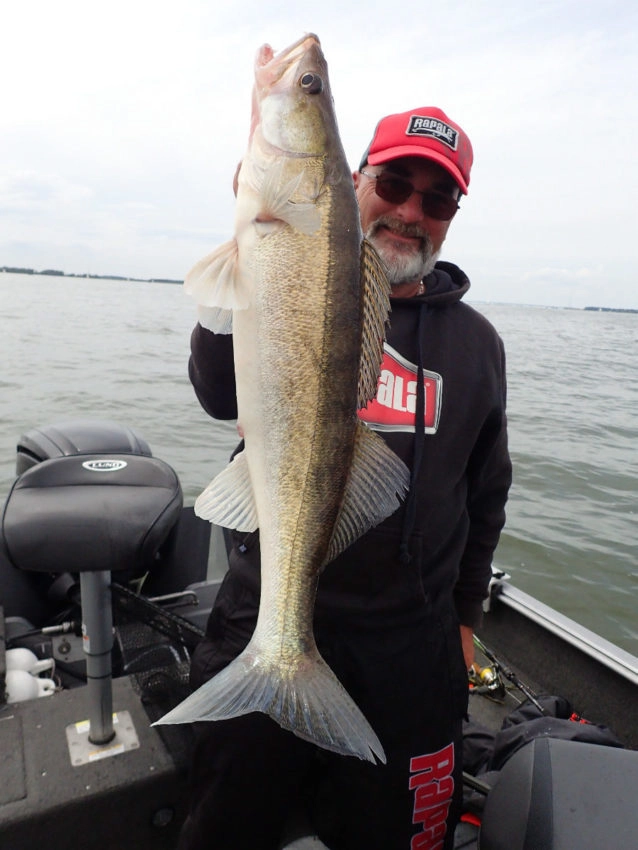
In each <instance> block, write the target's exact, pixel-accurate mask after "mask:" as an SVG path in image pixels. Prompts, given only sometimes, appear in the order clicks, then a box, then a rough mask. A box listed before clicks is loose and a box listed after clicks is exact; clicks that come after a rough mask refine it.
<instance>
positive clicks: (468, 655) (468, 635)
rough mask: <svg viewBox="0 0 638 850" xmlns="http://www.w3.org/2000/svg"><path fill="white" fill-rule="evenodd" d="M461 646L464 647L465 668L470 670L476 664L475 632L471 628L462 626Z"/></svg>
mask: <svg viewBox="0 0 638 850" xmlns="http://www.w3.org/2000/svg"><path fill="white" fill-rule="evenodd" d="M461 646H462V647H463V658H465V668H466V669H467V670H469V669H470V667H471V666H472V664H474V631H473V630H472V627H471V626H461Z"/></svg>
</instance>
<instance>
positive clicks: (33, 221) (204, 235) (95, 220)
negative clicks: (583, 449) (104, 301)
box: [0, 0, 638, 308]
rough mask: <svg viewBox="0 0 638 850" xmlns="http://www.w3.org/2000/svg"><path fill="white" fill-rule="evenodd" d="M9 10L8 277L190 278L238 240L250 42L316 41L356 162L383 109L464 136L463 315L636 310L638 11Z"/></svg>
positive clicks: (136, 5) (614, 4)
mask: <svg viewBox="0 0 638 850" xmlns="http://www.w3.org/2000/svg"><path fill="white" fill-rule="evenodd" d="M7 5H8V9H7V8H5V9H4V10H3V13H2V48H1V50H0V80H1V82H0V266H3V265H10V266H26V267H31V268H35V269H39V270H41V269H45V268H58V269H63V270H64V271H67V272H73V273H78V274H82V273H85V272H88V273H94V274H116V275H124V276H135V277H142V278H149V277H170V278H177V279H181V278H183V276H184V274H185V273H186V272H187V271H188V269H189V268H190V267H191V266H192V265H193V264H194V263H195V262H196V261H197V260H198V259H199V258H200V257H201V256H203V255H204V254H205V253H208V252H209V251H210V250H212V249H213V248H214V247H215V246H216V245H218V244H219V243H220V242H223V241H226V240H227V239H228V238H229V237H230V235H231V231H232V220H233V200H234V199H233V196H232V190H231V182H232V175H233V172H234V169H235V165H236V163H237V161H238V160H239V159H240V158H241V156H242V154H243V151H244V148H245V144H246V140H247V135H248V127H249V118H250V94H251V87H252V77H253V60H254V55H255V53H256V50H257V48H258V47H259V46H260V45H261V44H262V43H264V42H269V43H270V44H272V46H273V47H274V48H275V49H277V50H278V49H281V48H283V47H285V46H287V45H288V44H290V43H291V42H293V41H295V40H296V39H297V38H299V37H300V36H301V35H302V34H303V33H304V32H315V33H317V35H318V36H319V38H320V39H321V42H322V46H323V49H324V53H325V55H326V58H327V60H328V64H329V69H330V79H331V85H332V89H333V94H334V98H335V104H336V111H337V117H338V120H339V126H340V131H341V136H342V140H343V144H344V147H345V150H346V153H347V155H348V159H349V161H350V164H351V165H352V166H353V167H354V166H356V164H357V163H358V161H359V158H360V155H361V153H362V152H363V150H364V149H365V148H366V146H367V144H368V142H369V139H370V136H371V134H372V131H373V129H374V126H375V124H376V122H377V120H378V119H379V118H380V117H381V116H382V115H385V114H388V113H390V112H401V111H405V110H408V109H412V108H414V107H417V106H425V105H437V106H440V107H441V108H443V109H444V110H445V111H446V112H447V113H448V114H449V115H450V117H452V118H453V119H454V120H455V121H457V122H458V123H460V124H461V125H462V126H463V128H464V129H465V130H466V131H467V133H468V135H469V136H470V138H471V140H472V143H473V146H474V152H475V165H474V170H473V173H472V182H471V186H470V194H469V197H468V198H467V199H465V200H464V202H463V204H462V208H461V211H460V212H459V213H458V215H457V217H456V219H455V221H454V222H453V224H452V227H451V228H450V232H449V235H448V239H447V242H446V244H445V246H444V252H443V258H444V259H448V260H451V261H453V262H456V263H458V264H459V265H460V266H461V267H462V268H463V269H464V270H465V271H466V272H467V274H468V275H469V276H470V279H471V280H472V290H471V292H470V296H471V298H472V299H474V300H476V301H508V302H517V303H530V304H548V305H558V306H572V307H582V306H586V305H589V304H596V305H605V306H613V307H631V308H638V287H637V285H636V276H637V272H636V270H637V269H638V213H637V212H636V209H637V205H638V156H637V154H636V148H637V145H638V91H637V88H638V87H637V83H636V81H637V80H638V47H637V33H638V4H637V3H636V2H635V0H605V2H602V0H588V2H586V0H564V2H553V0H534V2H531V0H513V2H501V3H494V2H491V3H488V2H483V0H445V2H440V0H439V2H437V3H434V2H431V0H418V2H413V0H405V2H403V1H402V0H397V2H396V3H388V2H384V3H380V2H375V0H372V2H366V3H363V2H361V3H358V2H356V0H352V2H348V0H321V2H318V3H299V2H293V0H281V2H268V0H243V2H241V3H239V2H238V3H231V2H222V0H174V2H168V0H110V2H109V3H100V4H96V3H89V2H86V0H55V2H51V0H22V2H20V3H17V2H14V3H11V4H7ZM221 6H223V7H224V9H219V8H218V7H221Z"/></svg>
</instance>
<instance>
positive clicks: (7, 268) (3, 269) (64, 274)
mask: <svg viewBox="0 0 638 850" xmlns="http://www.w3.org/2000/svg"><path fill="white" fill-rule="evenodd" d="M0 272H9V273H10V274H48V275H55V276H57V277H89V278H92V279H95V280H136V281H141V282H142V283H182V281H181V280H172V279H170V278H165V277H149V278H142V277H123V276H122V275H117V274H73V273H71V272H69V273H67V272H63V271H60V270H59V269H43V270H42V271H36V270H35V269H23V268H18V267H17V266H0Z"/></svg>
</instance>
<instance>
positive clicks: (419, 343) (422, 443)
mask: <svg viewBox="0 0 638 850" xmlns="http://www.w3.org/2000/svg"><path fill="white" fill-rule="evenodd" d="M469 287H470V283H469V280H468V279H467V277H466V276H465V274H464V273H463V272H462V271H461V270H460V269H459V268H458V267H457V266H455V265H453V264H452V263H446V262H439V263H437V265H436V268H435V270H434V271H433V272H432V273H431V274H430V275H428V276H427V277H426V278H425V294H424V295H422V296H418V297H414V298H393V299H391V302H392V313H391V317H390V326H389V328H388V332H387V341H386V353H385V357H384V363H383V367H382V375H381V380H380V384H379V392H378V394H377V400H376V401H375V402H374V403H372V404H371V405H369V406H368V408H366V410H365V411H363V412H362V414H361V416H362V418H363V419H364V420H366V421H367V422H368V424H369V425H370V426H371V427H373V428H374V429H375V430H378V431H379V433H381V434H382V436H383V437H384V438H385V439H386V441H387V443H388V444H389V445H390V446H391V448H392V449H393V450H394V451H395V452H396V453H397V454H398V455H399V457H401V458H402V459H403V460H404V461H405V462H406V463H407V465H408V466H409V467H410V469H411V470H412V484H411V487H410V493H409V494H408V496H407V498H406V499H405V500H404V502H403V504H402V505H401V507H400V508H399V509H398V510H397V511H396V512H395V513H394V514H393V515H392V516H390V517H388V519H386V520H385V521H384V522H382V523H381V524H380V525H378V526H377V527H376V528H373V529H371V530H370V531H369V532H367V533H366V534H365V535H363V537H361V538H360V539H359V540H357V541H356V542H355V543H354V544H352V546H350V547H349V548H348V549H347V550H346V551H345V552H343V553H342V554H341V555H339V556H338V557H337V558H336V559H335V560H334V561H332V562H331V563H330V564H328V565H327V567H326V568H325V570H324V572H323V573H322V576H321V578H320V581H319V589H318V594H317V604H316V613H317V616H318V617H321V616H322V615H325V616H332V617H334V616H338V615H340V614H342V615H344V616H345V617H347V619H348V620H349V621H350V622H360V623H363V622H365V623H368V624H370V625H372V626H374V624H375V623H376V622H377V620H378V618H383V620H384V621H388V620H389V621H392V620H393V619H395V618H396V619H397V621H401V622H405V620H406V618H409V617H410V616H415V617H419V616H421V612H423V610H424V605H425V606H426V609H431V608H432V606H435V607H439V606H444V605H446V604H447V603H448V602H449V600H450V599H452V597H453V598H454V602H455V605H456V611H457V614H458V617H459V620H460V622H461V623H462V624H464V625H469V626H473V627H475V626H476V625H478V623H479V622H480V619H481V602H482V600H483V599H484V598H485V596H486V594H487V586H488V583H489V580H490V576H491V562H492V555H493V552H494V549H495V548H496V544H497V542H498V538H499V534H500V531H501V528H502V526H503V523H504V521H505V510H504V508H505V502H506V499H507V492H508V489H509V486H510V483H511V464H510V460H509V455H508V451H507V431H506V418H505V394H506V384H505V355H504V350H503V344H502V342H501V340H500V338H499V336H498V334H497V333H496V331H495V330H494V328H493V327H492V325H491V324H490V323H489V322H488V321H487V320H486V319H485V318H484V317H483V316H481V315H480V314H479V313H477V312H476V311H475V310H473V309H472V308H471V307H469V306H468V305H466V304H463V303H462V302H461V299H462V297H463V295H464V294H465V293H466V292H467V291H468V289H469ZM191 350H192V356H191V359H190V363H189V375H190V378H191V381H192V383H193V386H194V388H195V392H196V394H197V397H198V399H199V401H200V403H201V404H202V406H203V407H204V409H205V410H206V411H207V412H208V413H209V414H210V415H211V416H213V417H215V418H218V419H234V418H236V416H237V405H236V399H235V378H234V369H233V359H232V356H233V354H232V337H230V336H219V335H215V334H212V333H211V332H210V331H207V330H204V329H203V328H201V327H200V326H199V325H198V326H197V327H196V328H195V330H194V331H193V335H192V339H191ZM419 375H422V376H423V377H422V379H421V380H419V379H418V376H419ZM420 387H423V391H420V389H419V388H420ZM257 537H258V536H257V534H252V535H239V534H236V535H234V540H235V546H234V548H233V551H232V552H231V554H230V559H229V562H230V570H231V572H233V573H234V574H235V576H236V577H237V578H238V579H239V580H240V581H241V582H242V583H244V584H248V585H250V586H253V587H258V584H259V547H258V539H257Z"/></svg>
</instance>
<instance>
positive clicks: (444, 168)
mask: <svg viewBox="0 0 638 850" xmlns="http://www.w3.org/2000/svg"><path fill="white" fill-rule="evenodd" d="M471 165H472V148H471V145H470V142H469V139H468V138H467V136H466V135H465V133H464V132H463V130H462V129H461V128H460V127H459V126H458V125H457V124H455V123H454V122H453V121H451V120H450V119H449V118H448V117H447V116H446V115H445V114H444V113H443V112H441V111H440V110H439V109H435V108H433V107H427V108H423V109H416V110H412V111H410V112H406V113H402V114H398V115H391V116H388V117H386V118H384V119H382V120H381V121H380V122H379V124H378V125H377V128H376V130H375V133H374V136H373V139H372V142H371V144H370V146H369V148H368V150H367V152H366V154H365V155H364V158H363V160H362V162H361V165H360V167H359V170H358V171H357V172H356V173H355V174H354V175H353V177H354V183H355V188H356V193H357V198H358V201H359V207H360V213H361V222H362V227H363V231H364V233H365V235H366V237H367V238H368V239H369V240H370V242H372V244H373V245H374V246H375V248H376V249H377V251H378V253H379V254H380V256H381V258H382V260H383V262H384V263H385V265H386V267H387V269H388V274H389V278H390V282H391V284H392V299H391V301H392V315H391V324H390V328H389V330H388V335H387V342H386V346H385V354H384V360H383V365H382V372H381V377H380V381H379V389H378V394H377V398H376V399H375V400H374V401H373V402H372V403H371V404H369V405H368V406H367V408H366V409H365V410H363V411H361V413H360V415H361V417H362V418H363V419H364V420H365V421H366V422H367V423H368V424H369V425H370V427H372V428H374V429H377V430H378V431H379V432H380V433H381V434H382V436H383V437H384V438H385V439H386V440H387V442H388V444H389V445H390V446H391V448H392V449H393V450H394V451H395V452H396V453H397V455H399V457H401V458H402V459H403V460H404V461H405V463H406V464H408V466H409V467H410V469H411V485H410V490H409V493H408V496H407V497H406V499H405V501H404V503H403V505H402V506H401V507H400V508H399V510H397V511H396V512H395V514H393V515H392V516H390V517H388V519H386V520H385V521H384V522H382V523H381V524H380V525H379V526H377V527H376V528H373V529H372V530H371V531H369V532H367V533H366V534H365V535H364V536H363V537H361V538H360V539H359V540H358V541H356V542H355V543H354V544H353V545H352V546H350V547H349V548H348V549H347V550H346V551H345V552H343V553H342V554H341V555H339V557H337V558H336V559H335V560H334V561H333V562H332V563H330V564H328V566H327V567H326V569H325V571H324V573H323V574H322V576H321V579H320V582H319V589H318V594H317V602H316V607H315V633H316V637H317V643H318V646H319V649H320V651H321V653H322V655H323V656H324V658H325V659H326V661H327V662H328V664H329V665H330V667H331V668H332V669H333V670H334V672H335V673H336V675H337V676H338V678H339V679H340V681H341V682H342V684H343V685H344V687H345V688H346V689H347V691H348V692H349V693H350V695H351V696H352V697H353V699H354V700H355V702H356V703H357V705H358V706H359V708H360V709H361V710H362V711H363V713H364V715H365V716H366V718H367V719H368V721H369V722H370V724H371V725H372V727H373V729H374V730H375V732H376V733H377V735H378V736H379V738H380V740H381V742H382V744H383V746H384V749H385V752H386V755H387V758H388V763H387V765H372V764H369V763H366V762H362V761H359V760H357V759H355V758H348V757H343V756H338V755H335V754H333V753H328V752H325V751H323V750H318V749H317V748H316V747H314V746H312V745H311V744H308V743H306V742H304V741H301V740H299V739H298V738H296V737H295V736H294V735H292V734H291V733H289V732H287V731H285V730H282V729H281V728H279V726H278V725H277V724H276V723H275V722H274V721H272V720H271V719H270V718H268V717H266V716H264V715H261V714H257V713H255V714H250V715H246V716H244V717H239V718H235V719H233V720H229V721H224V722H214V723H203V724H199V731H198V735H199V738H198V745H197V748H196V752H195V757H194V765H193V771H192V803H191V810H190V814H189V817H188V819H187V822H186V824H185V826H184V829H183V832H182V836H181V842H180V848H181V850H199V848H202V850H203V848H214V850H243V848H250V850H258V849H259V848H263V850H275V848H277V847H278V845H279V842H280V840H281V835H282V829H283V826H284V823H285V821H286V819H287V818H288V817H289V815H290V812H291V809H292V808H294V806H295V805H298V804H300V803H301V802H304V803H307V804H308V805H309V806H310V810H311V813H312V819H313V824H314V827H315V828H316V830H317V832H318V834H319V836H320V837H321V838H322V839H323V840H324V841H325V843H326V844H327V845H328V846H329V847H330V848H332V850H359V848H361V850H363V848H365V850H377V848H378V850H395V848H396V850H400V849H401V848H406V850H408V848H410V850H417V848H418V850H426V848H450V847H452V841H453V830H454V825H455V823H456V820H457V819H458V815H459V801H460V796H461V791H462V789H461V772H462V763H461V722H462V718H463V716H464V715H465V713H466V710H467V694H468V683H467V669H468V667H469V666H470V664H471V662H472V658H473V649H472V633H473V629H474V627H475V626H476V625H477V624H478V623H479V621H480V617H481V602H482V600H483V598H484V597H485V595H486V592H487V586H488V582H489V578H490V575H491V569H490V567H491V560H492V554H493V552H494V549H495V547H496V544H497V542H498V537H499V534H500V530H501V528H502V526H503V523H504V518H505V514H504V506H505V502H506V498H507V492H508V488H509V485H510V481H511V466H510V461H509V456H508V452H507V437H506V421H505V364H504V352H503V346H502V343H501V341H500V339H499V337H498V335H497V334H496V332H495V331H494V329H493V328H492V327H491V325H490V324H489V323H488V322H487V321H486V320H485V319H484V318H483V317H481V316H480V315H479V314H478V313H476V312H475V311H474V310H472V308H470V307H468V306H467V305H465V304H463V303H462V301H461V299H462V297H463V295H464V294H465V293H466V292H467V290H468V289H469V281H468V279H467V277H466V276H465V274H464V273H463V272H462V271H461V270H460V269H459V268H458V267H457V266H455V265H453V264H451V263H447V262H437V257H438V254H439V252H440V250H441V247H442V245H443V242H444V240H445V237H446V234H447V230H448V228H449V226H450V223H451V221H452V219H453V217H454V215H455V213H456V211H457V208H458V200H459V198H460V197H461V196H462V195H465V194H466V193H467V190H468V184H469V179H470V169H471ZM191 347H192V357H191V360H190V365H189V371H190V376H191V380H192V382H193V385H194V387H195V391H196V393H197V396H198V398H199V400H200V402H201V404H202V405H203V407H204V408H205V409H206V410H207V411H208V412H209V413H210V414H211V415H212V416H214V417H217V418H229V419H230V418H235V417H236V415H237V408H236V401H235V385H234V371H233V360H232V338H231V337H228V336H223V335H222V336H218V335H214V334H212V333H211V332H210V331H207V330H204V329H203V328H201V327H199V326H198V327H196V328H195V330H194V331H193V336H192V342H191ZM229 565H230V568H229V572H228V574H227V576H226V579H225V581H224V584H223V586H222V588H221V590H220V593H219V597H218V600H217V602H216V605H215V608H214V610H213V612H212V614H211V617H210V621H209V624H208V629H207V637H206V639H205V640H204V641H203V642H202V644H201V645H200V647H199V648H198V650H197V652H196V653H195V657H194V659H193V666H192V682H193V684H194V685H196V686H199V685H201V684H202V683H203V682H204V681H205V680H206V679H208V678H210V677H211V676H212V675H214V674H215V673H217V672H218V671H219V670H220V669H221V668H222V667H224V666H225V665H226V664H228V663H229V662H230V661H231V660H232V659H233V658H235V657H236V656H237V655H238V654H239V652H240V651H241V650H242V649H243V648H244V646H245V645H246V644H247V642H248V640H249V639H250V636H251V634H252V631H253V629H254V625H255V621H256V615H257V610H258V605H259V542H258V535H257V534H256V533H254V534H249V535H245V534H244V535H242V534H239V533H234V534H233V547H232V550H231V552H230V556H229ZM308 800H310V803H308Z"/></svg>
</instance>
